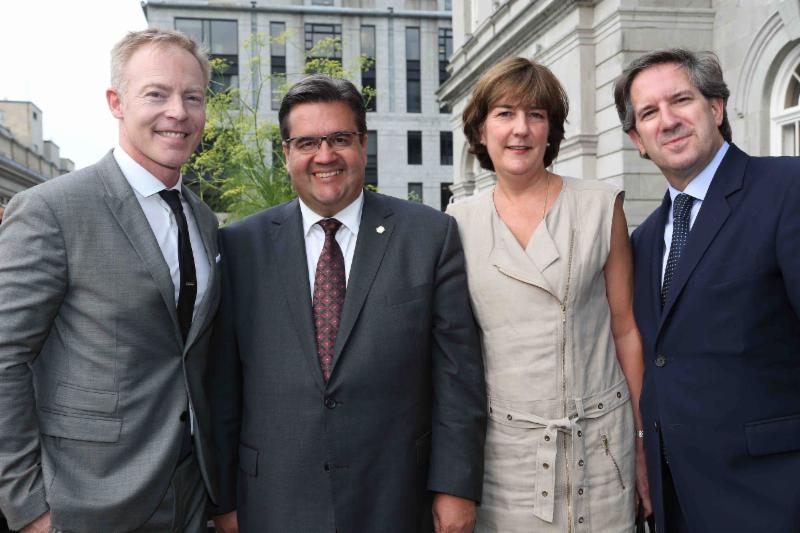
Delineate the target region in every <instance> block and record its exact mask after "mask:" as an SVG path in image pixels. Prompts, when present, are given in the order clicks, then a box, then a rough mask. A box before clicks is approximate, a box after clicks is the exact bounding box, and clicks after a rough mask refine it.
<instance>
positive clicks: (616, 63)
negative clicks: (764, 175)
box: [438, 0, 800, 226]
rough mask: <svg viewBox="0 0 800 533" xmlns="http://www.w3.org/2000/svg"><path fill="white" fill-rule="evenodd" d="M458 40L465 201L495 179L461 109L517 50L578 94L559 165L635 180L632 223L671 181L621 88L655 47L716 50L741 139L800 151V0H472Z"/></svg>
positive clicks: (456, 21)
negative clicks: (651, 153)
mask: <svg viewBox="0 0 800 533" xmlns="http://www.w3.org/2000/svg"><path fill="white" fill-rule="evenodd" d="M453 45H454V53H453V56H452V57H451V60H450V65H451V66H450V68H451V76H450V78H449V79H448V80H447V82H445V83H444V84H443V85H442V87H441V88H440V89H439V92H438V94H439V97H440V99H441V100H442V101H444V102H446V103H449V104H450V105H451V107H452V109H453V115H452V118H451V124H450V125H451V128H452V131H453V143H454V154H455V155H454V158H455V160H454V177H453V181H454V185H453V191H454V195H455V197H456V199H458V198H459V197H463V196H468V195H470V194H473V193H474V192H476V191H478V190H482V189H485V188H487V187H491V186H492V184H493V183H494V175H493V174H492V173H490V172H487V171H485V170H483V169H481V168H480V166H479V164H478V162H477V160H476V159H475V158H474V157H473V156H472V155H470V154H469V153H468V150H467V146H466V142H465V140H464V136H463V134H462V132H461V120H460V115H461V113H462V111H463V109H464V106H465V105H466V103H467V101H468V99H469V95H470V91H471V89H472V87H473V85H474V84H475V81H476V80H477V78H478V77H479V76H480V74H481V73H482V72H483V71H484V70H486V68H488V67H489V66H491V65H492V64H494V63H496V62H497V61H498V60H500V59H501V58H503V57H506V56H509V55H519V56H525V57H529V58H532V59H535V60H536V61H539V62H541V63H543V64H545V65H547V66H548V67H550V68H551V69H552V70H553V72H554V73H555V75H556V76H557V77H558V78H559V79H560V80H561V82H562V84H563V85H564V88H565V89H566V91H567V94H568V95H569V98H570V114H569V117H568V121H569V122H568V124H567V126H566V139H565V141H564V143H563V144H562V146H561V151H560V154H559V156H558V159H557V160H556V162H555V163H554V167H553V168H554V171H555V172H557V173H559V174H564V175H569V176H575V177H580V178H594V179H600V180H611V181H613V182H615V183H617V184H619V185H621V186H623V187H624V188H625V190H626V202H625V209H626V212H627V215H628V221H629V224H631V226H635V225H637V224H639V223H640V222H641V221H642V220H643V219H644V217H645V216H646V215H647V214H649V213H650V212H651V211H652V210H653V209H654V208H655V207H656V206H657V205H658V203H659V202H660V200H661V198H662V197H663V195H664V191H665V189H666V185H665V182H664V179H663V177H662V176H661V174H660V173H659V172H658V169H657V168H656V167H655V165H653V164H652V163H651V162H650V161H648V160H644V159H641V158H640V157H639V154H638V152H637V151H636V149H635V147H634V146H633V143H632V142H631V141H630V140H629V139H628V137H627V135H626V134H625V133H623V131H622V128H621V127H620V124H619V120H618V118H617V114H616V111H615V108H614V102H613V96H612V84H613V81H614V79H615V78H616V77H617V76H618V75H619V74H620V73H621V72H622V70H623V68H624V67H625V65H627V64H628V63H629V62H630V61H631V60H632V59H634V58H635V57H637V56H638V55H640V54H642V53H644V52H647V51H650V50H654V49H658V48H668V47H686V48H689V49H692V50H711V51H714V52H715V53H716V54H717V55H718V56H719V58H720V62H721V64H722V67H723V71H724V73H725V79H726V81H727V83H728V86H729V88H730V90H731V97H730V99H729V101H728V112H729V115H730V120H731V126H732V128H733V140H734V143H736V144H737V145H738V146H739V147H740V148H742V149H743V150H745V151H746V152H749V153H751V154H755V155H770V154H773V155H777V154H788V155H800V150H799V148H800V2H799V1H798V0H502V1H499V0H463V1H460V2H454V3H453ZM799 179H800V177H799Z"/></svg>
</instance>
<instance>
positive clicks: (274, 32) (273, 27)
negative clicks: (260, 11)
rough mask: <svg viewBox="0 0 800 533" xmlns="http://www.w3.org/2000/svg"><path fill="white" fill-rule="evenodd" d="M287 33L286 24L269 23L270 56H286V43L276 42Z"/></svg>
mask: <svg viewBox="0 0 800 533" xmlns="http://www.w3.org/2000/svg"><path fill="white" fill-rule="evenodd" d="M285 32H286V23H285V22H270V23H269V37H270V44H269V55H271V56H285V55H286V43H285V42H284V43H281V42H276V39H278V38H279V37H280V36H281V35H283V34H284V33H285Z"/></svg>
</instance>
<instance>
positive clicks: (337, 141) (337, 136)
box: [328, 131, 353, 148]
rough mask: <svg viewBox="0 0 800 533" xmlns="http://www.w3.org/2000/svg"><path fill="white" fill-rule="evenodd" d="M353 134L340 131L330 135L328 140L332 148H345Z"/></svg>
mask: <svg viewBox="0 0 800 533" xmlns="http://www.w3.org/2000/svg"><path fill="white" fill-rule="evenodd" d="M352 136H353V134H352V133H347V132H345V131H340V132H337V133H334V134H331V135H330V136H329V137H328V139H330V141H331V143H332V145H333V146H335V147H337V148H345V147H347V146H350V142H351V139H352Z"/></svg>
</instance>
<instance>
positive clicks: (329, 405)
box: [325, 398, 336, 409]
mask: <svg viewBox="0 0 800 533" xmlns="http://www.w3.org/2000/svg"><path fill="white" fill-rule="evenodd" d="M325 407H327V408H328V409H336V400H334V399H333V398H325Z"/></svg>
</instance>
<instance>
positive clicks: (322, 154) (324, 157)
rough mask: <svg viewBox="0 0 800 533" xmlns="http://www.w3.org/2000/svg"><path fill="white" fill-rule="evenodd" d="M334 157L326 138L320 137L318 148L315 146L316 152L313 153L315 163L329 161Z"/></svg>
mask: <svg viewBox="0 0 800 533" xmlns="http://www.w3.org/2000/svg"><path fill="white" fill-rule="evenodd" d="M335 159H336V156H335V154H334V150H333V148H331V145H330V144H329V143H328V139H327V138H324V139H320V143H319V148H317V153H315V154H314V160H315V161H316V162H317V163H330V162H332V161H334V160H335Z"/></svg>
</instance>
